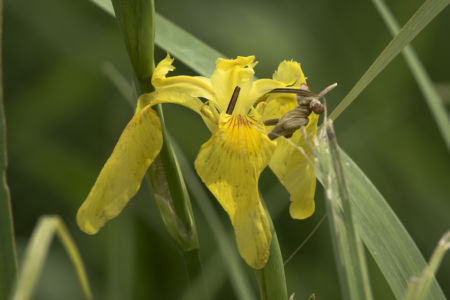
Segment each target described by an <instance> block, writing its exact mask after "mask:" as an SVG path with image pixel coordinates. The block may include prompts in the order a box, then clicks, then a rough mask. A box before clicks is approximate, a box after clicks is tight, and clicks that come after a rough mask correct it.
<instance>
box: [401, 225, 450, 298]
mask: <svg viewBox="0 0 450 300" xmlns="http://www.w3.org/2000/svg"><path fill="white" fill-rule="evenodd" d="M449 249H450V231H447V233H445V234H444V236H443V237H442V238H441V239H440V241H439V243H438V245H437V247H436V249H435V250H434V252H433V255H432V256H431V259H430V263H429V264H428V266H427V267H426V268H425V269H424V270H423V272H422V275H421V276H420V277H419V278H412V279H411V281H410V283H409V288H408V291H407V292H406V296H405V298H404V300H425V299H429V298H428V292H429V290H430V286H431V283H432V282H433V280H434V275H435V274H436V271H437V269H438V268H439V265H440V264H441V262H442V259H443V258H444V254H445V253H446V252H447V251H448V250H449Z"/></svg>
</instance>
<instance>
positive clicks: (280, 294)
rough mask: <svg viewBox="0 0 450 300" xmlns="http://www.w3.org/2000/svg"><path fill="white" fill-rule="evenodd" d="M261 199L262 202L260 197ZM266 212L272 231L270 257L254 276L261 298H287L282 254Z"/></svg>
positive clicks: (271, 299)
mask: <svg viewBox="0 0 450 300" xmlns="http://www.w3.org/2000/svg"><path fill="white" fill-rule="evenodd" d="M261 201H262V202H263V200H262V198H261ZM263 203H264V202H263ZM266 214H267V218H268V219H269V223H270V229H271V231H272V245H271V246H270V257H269V260H268V261H267V264H266V265H265V267H264V268H263V269H261V270H258V271H256V276H257V279H258V282H259V285H260V292H261V299H263V300H283V299H288V292H287V286H286V276H285V274H284V262H283V256H282V255H281V250H280V244H279V243H278V237H277V233H276V231H275V227H274V226H273V222H272V218H271V217H270V215H269V213H268V211H267V209H266Z"/></svg>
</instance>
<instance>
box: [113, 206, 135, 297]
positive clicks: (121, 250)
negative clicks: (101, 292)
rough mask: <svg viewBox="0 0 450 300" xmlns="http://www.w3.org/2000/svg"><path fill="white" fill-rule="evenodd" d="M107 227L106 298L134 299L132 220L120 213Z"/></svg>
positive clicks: (133, 234) (133, 233) (133, 237)
mask: <svg viewBox="0 0 450 300" xmlns="http://www.w3.org/2000/svg"><path fill="white" fill-rule="evenodd" d="M109 227H110V228H109V229H108V237H107V238H108V247H107V254H108V264H107V272H106V274H107V276H108V277H107V282H108V294H107V299H108V300H123V299H135V298H136V297H137V295H136V294H135V289H134V282H135V281H136V274H137V270H136V269H137V268H136V265H137V264H136V232H135V226H134V220H133V219H132V217H131V216H129V215H122V216H120V219H119V220H117V221H116V222H111V224H110V225H109Z"/></svg>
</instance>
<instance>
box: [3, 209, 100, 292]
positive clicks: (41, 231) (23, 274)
mask: <svg viewBox="0 0 450 300" xmlns="http://www.w3.org/2000/svg"><path fill="white" fill-rule="evenodd" d="M55 234H56V236H57V237H58V238H59V239H60V241H61V243H62V244H63V246H64V248H65V249H66V252H67V254H68V255H69V257H70V260H71V261H72V264H73V266H74V268H75V271H76V272H77V276H78V279H79V280H80V284H81V288H82V289H83V293H84V295H85V297H86V299H88V300H90V299H92V293H91V289H90V287H89V281H88V278H87V274H86V271H85V269H84V265H83V261H82V260H81V256H80V253H79V252H78V249H77V247H76V245H75V242H74V241H73V240H72V237H71V236H70V234H69V231H68V230H67V228H66V226H65V225H64V223H63V221H62V220H61V218H59V217H58V216H45V217H42V218H41V219H40V220H39V222H38V224H37V226H36V228H35V229H34V232H33V235H32V236H31V241H30V242H29V244H28V247H27V249H26V252H25V257H24V260H23V263H22V268H21V270H20V273H19V279H18V281H17V284H16V287H15V289H14V292H13V294H12V296H11V300H26V299H30V298H31V296H32V294H33V291H34V287H35V285H36V282H37V280H38V278H39V275H40V273H41V270H42V267H43V265H44V262H45V259H46V257H47V254H48V250H49V247H50V243H51V241H52V239H53V236H54V235H55ZM63 297H64V296H63V295H61V298H63Z"/></svg>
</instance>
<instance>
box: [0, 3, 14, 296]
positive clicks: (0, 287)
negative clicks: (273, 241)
mask: <svg viewBox="0 0 450 300" xmlns="http://www.w3.org/2000/svg"><path fill="white" fill-rule="evenodd" d="M2 33H3V0H0V299H6V298H7V297H8V295H9V294H10V292H11V287H12V285H13V283H14V281H15V279H16V276H17V257H16V246H15V241H14V229H13V222H12V212H11V199H10V195H9V188H8V184H7V180H6V167H7V165H8V156H7V152H6V120H5V110H4V106H3V61H2V57H3V56H2V49H3V48H2V41H3V34H2Z"/></svg>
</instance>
